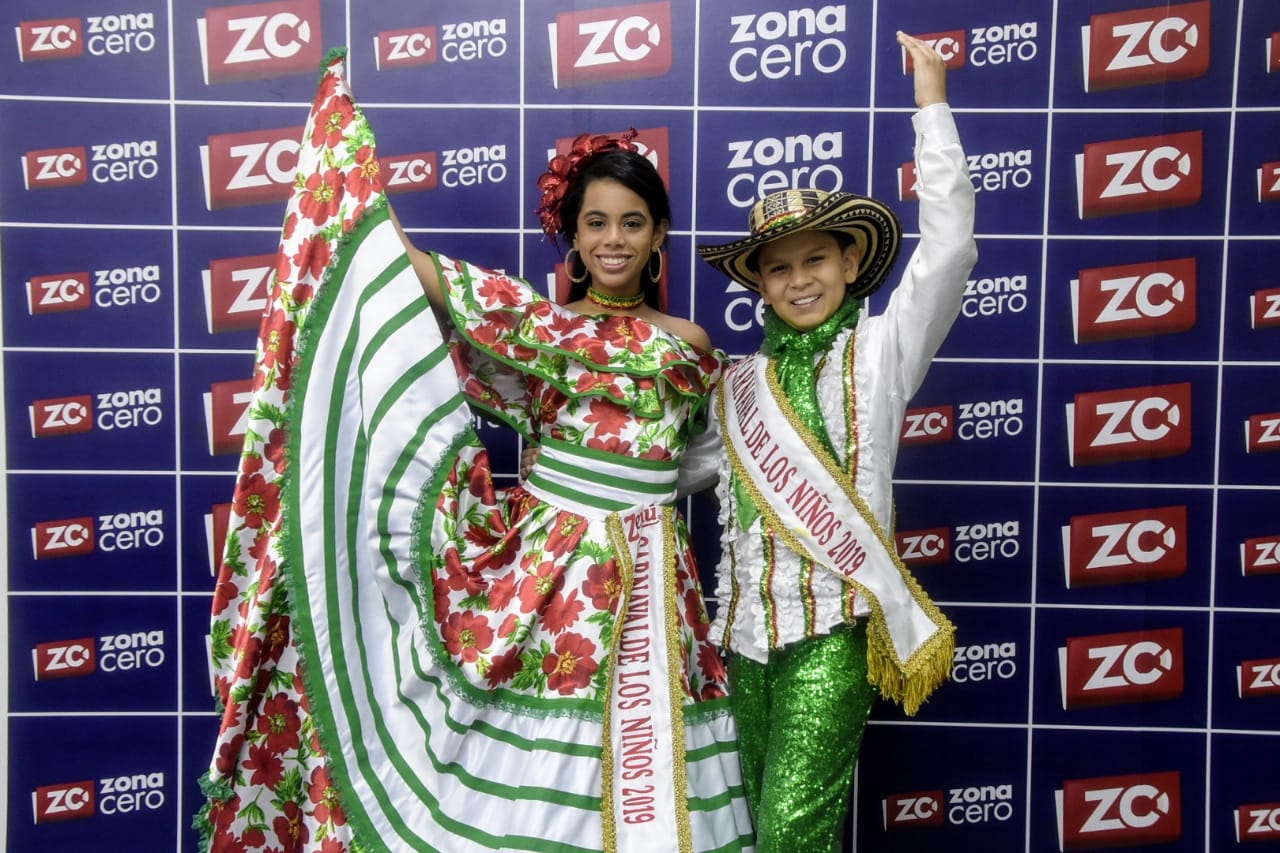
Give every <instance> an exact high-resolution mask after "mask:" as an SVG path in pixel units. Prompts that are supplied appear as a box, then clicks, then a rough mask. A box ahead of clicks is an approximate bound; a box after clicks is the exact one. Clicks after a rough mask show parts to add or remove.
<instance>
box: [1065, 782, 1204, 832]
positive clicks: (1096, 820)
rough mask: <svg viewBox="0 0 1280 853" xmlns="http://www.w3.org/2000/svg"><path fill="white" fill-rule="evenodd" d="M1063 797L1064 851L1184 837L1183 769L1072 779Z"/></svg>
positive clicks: (1066, 784)
mask: <svg viewBox="0 0 1280 853" xmlns="http://www.w3.org/2000/svg"><path fill="white" fill-rule="evenodd" d="M1058 793H1059V800H1058V837H1059V838H1060V839H1061V840H1062V849H1063V851H1072V850H1093V849H1096V848H1098V847H1127V846H1130V845H1137V844H1161V843H1164V842H1169V841H1177V840H1178V839H1179V838H1181V837H1182V777H1181V774H1179V773H1178V771H1176V770H1173V771H1166V772H1160V773H1135V774H1133V775H1130V776H1103V777H1099V778H1095V779H1068V780H1066V781H1065V782H1063V783H1062V790H1061V791H1059V792H1058Z"/></svg>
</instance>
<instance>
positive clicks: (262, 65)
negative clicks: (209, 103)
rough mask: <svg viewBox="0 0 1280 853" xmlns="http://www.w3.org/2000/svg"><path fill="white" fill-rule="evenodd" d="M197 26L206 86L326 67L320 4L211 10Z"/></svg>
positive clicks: (304, 1)
mask: <svg viewBox="0 0 1280 853" xmlns="http://www.w3.org/2000/svg"><path fill="white" fill-rule="evenodd" d="M196 23H197V27H198V28H199V35H200V53H201V57H202V59H203V64H204V82H205V84H206V85H207V84H211V83H228V82H233V81H238V80H256V79H261V78H264V77H277V76H279V75H282V74H300V73H302V72H309V71H312V70H313V69H314V68H315V67H316V66H317V65H319V64H320V58H321V49H320V48H321V45H322V44H323V42H324V38H323V36H322V35H321V32H320V2H319V0H286V2H278V3H251V4H247V5H244V6H222V7H218V8H212V9H206V10H205V17H203V18H200V19H199V20H198V21H197V22H196Z"/></svg>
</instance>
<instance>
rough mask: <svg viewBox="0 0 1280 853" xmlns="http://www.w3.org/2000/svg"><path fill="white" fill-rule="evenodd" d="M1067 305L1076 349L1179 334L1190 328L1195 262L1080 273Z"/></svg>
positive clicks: (1179, 260)
mask: <svg viewBox="0 0 1280 853" xmlns="http://www.w3.org/2000/svg"><path fill="white" fill-rule="evenodd" d="M1071 300H1072V309H1073V311H1072V320H1073V321H1074V323H1073V325H1074V327H1075V329H1074V330H1075V337H1076V343H1092V342H1095V341H1108V340H1115V339H1117V338H1133V337H1142V336H1146V335H1171V334H1176V333H1178V332H1185V331H1187V330H1188V329H1190V328H1191V327H1193V326H1194V325H1195V324H1196V259H1195V258H1177V259H1174V260H1168V261H1150V262H1147V263H1141V264H1124V265H1121V266H1114V267H1097V268H1095V269H1085V270H1080V277H1079V278H1078V279H1075V280H1073V281H1072V282H1071Z"/></svg>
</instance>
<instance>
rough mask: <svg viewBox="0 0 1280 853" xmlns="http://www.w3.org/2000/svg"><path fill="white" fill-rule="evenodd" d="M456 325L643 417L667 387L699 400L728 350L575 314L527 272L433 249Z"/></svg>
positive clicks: (624, 321) (523, 369) (472, 338)
mask: <svg viewBox="0 0 1280 853" xmlns="http://www.w3.org/2000/svg"><path fill="white" fill-rule="evenodd" d="M435 259H436V262H437V265H438V269H439V271H440V275H441V279H442V280H443V282H444V291H445V296H446V301H447V303H448V307H449V312H450V315H451V318H452V320H453V326H454V329H455V330H456V332H457V333H458V334H459V335H460V337H461V338H462V339H463V340H464V341H465V343H466V344H467V345H469V346H470V347H473V348H475V349H478V350H480V351H481V352H483V353H484V354H485V355H487V356H488V357H490V358H491V359H493V360H494V361H496V362H498V363H499V364H501V365H502V366H504V367H505V368H507V369H508V370H509V371H513V372H516V373H520V374H526V375H528V374H533V375H536V376H539V377H541V378H542V379H543V380H545V381H547V382H549V383H551V384H552V385H553V386H554V387H555V388H556V389H557V390H558V391H560V392H561V393H563V394H565V395H566V396H568V397H574V398H577V397H589V396H597V397H606V398H608V399H611V400H613V401H614V402H615V403H618V404H620V405H624V406H626V407H627V408H628V409H629V410H631V411H632V412H634V413H635V414H637V415H638V416H640V417H647V418H655V417H659V416H661V415H662V413H663V412H664V411H666V409H667V405H666V404H664V402H663V401H664V399H665V398H667V394H665V393H664V392H663V389H661V388H659V387H658V386H659V383H661V384H662V385H663V386H665V388H666V389H667V391H668V392H669V393H674V394H675V395H678V396H680V397H684V398H688V399H689V400H691V401H692V402H693V404H694V409H695V410H696V409H699V408H701V406H702V404H703V403H704V402H705V400H706V396H707V393H708V392H709V391H710V389H711V388H712V387H713V386H714V385H715V383H716V382H718V381H719V380H720V376H721V374H722V373H723V372H724V369H725V367H727V366H728V363H729V361H728V358H727V356H725V354H724V353H723V352H721V351H719V350H715V351H712V352H709V353H704V352H700V351H699V350H697V349H696V348H695V347H694V346H693V345H692V344H690V343H689V342H688V341H685V340H683V339H681V338H678V337H676V336H675V335H673V334H671V333H670V332H668V331H666V330H665V329H661V328H659V327H658V326H655V325H653V324H652V323H649V322H647V321H645V320H642V319H639V318H637V317H630V316H626V315H610V314H604V315H600V316H589V315H585V314H576V313H574V312H572V311H569V310H568V309H566V308H564V307H562V306H560V305H557V304H555V303H554V302H551V301H550V300H548V299H547V298H546V297H544V296H542V295H541V294H540V293H538V292H537V291H535V290H534V289H533V288H532V287H530V286H529V284H528V283H527V282H525V281H523V280H521V279H518V278H513V277H511V276H508V275H506V274H504V273H499V272H494V271H492V270H487V269H485V268H483V267H479V266H476V265H474V264H470V263H467V262H465V261H457V260H454V259H452V258H449V257H446V256H444V255H436V256H435Z"/></svg>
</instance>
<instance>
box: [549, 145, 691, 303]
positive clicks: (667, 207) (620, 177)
mask: <svg viewBox="0 0 1280 853" xmlns="http://www.w3.org/2000/svg"><path fill="white" fill-rule="evenodd" d="M601 178H609V179H611V180H614V181H617V182H618V183H620V184H622V185H623V186H624V187H626V188H627V189H629V190H631V191H632V192H633V193H635V194H636V195H638V196H640V198H642V199H644V203H645V204H646V205H648V206H649V215H650V217H651V218H652V219H653V222H654V224H655V225H657V224H658V223H660V222H666V223H668V225H670V223H671V199H670V198H669V197H668V196H667V188H666V185H664V184H663V183H662V176H661V175H659V174H658V170H657V169H655V168H654V167H653V163H651V162H649V159H648V158H647V157H645V156H644V155H643V154H640V153H638V152H636V151H627V150H626V149H622V148H615V149H611V150H609V151H605V152H603V153H601V154H597V155H596V156H595V157H592V158H591V159H590V160H589V161H588V162H587V164H586V165H585V166H583V168H582V171H581V172H579V173H578V176H577V179H576V180H574V182H573V185H572V186H570V187H569V190H568V192H566V193H565V194H564V201H563V202H561V205H560V222H561V227H562V229H563V230H562V231H561V233H562V234H563V235H564V238H565V242H566V243H568V244H569V245H573V238H574V237H575V236H577V233H578V214H579V213H581V212H582V199H583V196H585V195H586V192H587V185H588V184H590V183H591V182H592V181H596V180H600V179H601ZM574 260H575V263H574V268H572V269H569V270H568V273H569V275H570V276H571V277H573V278H577V277H579V276H581V275H582V274H583V273H584V272H585V270H586V267H585V264H583V263H582V260H581V259H580V258H575V259H574ZM590 283H591V282H590V279H588V280H587V281H583V282H581V283H577V282H572V281H571V282H570V283H569V301H570V302H575V301H577V300H579V299H583V298H585V297H586V295H587V285H589V284H590ZM640 283H641V286H642V287H643V288H644V301H645V302H646V303H647V304H648V305H649V306H650V307H652V308H653V309H655V310H657V311H661V310H663V306H662V305H661V304H660V303H661V298H660V294H659V290H658V282H656V281H654V280H652V279H651V278H650V277H649V275H648V273H647V272H642V273H641V274H640Z"/></svg>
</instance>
